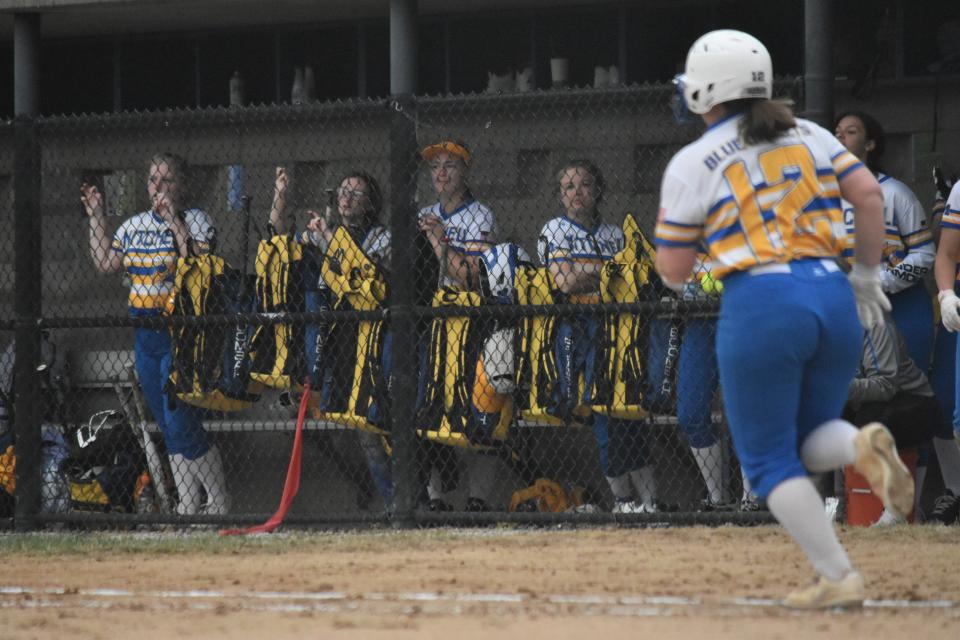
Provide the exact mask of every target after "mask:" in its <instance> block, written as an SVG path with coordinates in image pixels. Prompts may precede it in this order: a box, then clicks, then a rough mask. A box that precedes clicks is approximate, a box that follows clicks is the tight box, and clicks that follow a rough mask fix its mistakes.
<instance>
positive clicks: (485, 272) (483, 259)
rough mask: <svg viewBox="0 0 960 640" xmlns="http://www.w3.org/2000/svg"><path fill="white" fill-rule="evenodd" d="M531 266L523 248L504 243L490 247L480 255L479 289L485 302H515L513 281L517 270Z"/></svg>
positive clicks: (528, 256)
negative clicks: (524, 266)
mask: <svg viewBox="0 0 960 640" xmlns="http://www.w3.org/2000/svg"><path fill="white" fill-rule="evenodd" d="M524 264H527V265H530V264H533V263H532V261H531V260H530V254H528V253H527V252H526V251H525V250H524V248H523V247H521V246H520V245H518V244H514V243H512V242H505V243H503V244H498V245H496V246H493V247H490V248H489V249H487V250H486V251H484V252H483V253H482V254H481V255H480V261H479V267H480V289H481V291H482V293H483V297H484V298H486V299H487V300H490V301H493V302H497V303H500V304H513V303H514V302H516V295H515V293H516V289H515V285H514V281H515V278H516V275H517V269H518V268H519V267H520V266H522V265H524Z"/></svg>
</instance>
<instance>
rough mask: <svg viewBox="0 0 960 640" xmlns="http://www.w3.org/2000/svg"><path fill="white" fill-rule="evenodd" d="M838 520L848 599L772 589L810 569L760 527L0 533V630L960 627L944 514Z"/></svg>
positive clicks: (791, 634)
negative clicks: (852, 572) (22, 539)
mask: <svg viewBox="0 0 960 640" xmlns="http://www.w3.org/2000/svg"><path fill="white" fill-rule="evenodd" d="M841 535H842V539H843V542H844V544H845V545H846V546H847V548H848V550H849V551H850V554H851V556H852V558H853V560H854V563H855V564H856V565H857V566H858V568H859V569H860V570H861V571H862V573H863V574H864V575H865V577H866V578H867V581H868V587H869V593H870V598H871V600H870V601H869V602H868V603H867V606H865V607H864V609H863V610H860V611H855V612H844V613H839V612H826V613H796V612H789V611H785V610H783V609H781V608H780V607H779V606H777V605H776V602H775V600H776V599H778V598H780V597H782V596H783V595H784V594H785V593H786V592H788V591H790V590H791V589H793V588H795V587H798V586H802V585H804V584H806V583H808V582H809V581H810V580H811V578H812V573H811V571H810V570H809V568H808V567H807V564H806V561H805V560H804V558H803V557H802V556H801V555H800V553H799V552H798V551H797V549H796V548H795V547H794V546H793V544H792V543H791V542H790V541H789V540H788V539H787V537H786V536H785V535H784V533H783V532H782V531H781V530H779V529H778V528H775V527H757V528H734V527H722V528H716V529H707V528H683V529H647V530H637V529H634V530H631V529H591V530H559V531H544V530H516V529H492V530H453V531H451V530H431V531H419V532H401V533H394V532H365V533H339V534H330V533H325V534H290V535H280V536H273V537H270V538H268V539H264V538H258V539H255V540H247V541H237V540H224V539H216V538H215V537H214V536H211V535H210V534H201V535H196V534H194V535H190V536H187V537H186V539H185V538H184V536H182V535H181V536H171V535H169V534H167V535H166V536H164V535H151V536H140V537H137V536H133V537H131V536H129V535H127V536H114V537H110V536H105V535H104V534H99V535H98V534H91V535H90V536H89V537H88V538H87V539H82V540H81V541H80V542H78V543H77V544H76V547H75V548H67V549H59V548H58V547H56V546H55V545H54V544H53V542H52V541H53V540H54V538H50V540H51V547H52V548H53V549H54V550H44V549H43V542H42V541H41V542H40V543H39V544H38V545H37V544H35V545H34V547H32V548H27V549H26V550H24V549H22V548H19V547H17V548H13V547H12V546H11V545H10V544H9V543H10V542H11V536H0V537H2V538H5V539H6V540H5V541H4V540H0V543H3V542H6V543H7V546H6V547H3V545H2V544H0V548H4V555H5V556H6V557H5V559H4V565H5V570H4V577H3V578H2V579H0V606H2V609H3V614H2V616H3V621H4V624H3V627H4V635H5V637H10V638H38V639H42V638H56V639H57V640H63V639H64V638H71V639H77V638H116V637H121V634H123V635H125V636H135V637H137V638H138V640H139V639H141V638H142V639H146V638H183V637H199V638H231V639H234V640H235V639H238V638H270V639H271V640H280V639H282V638H302V637H311V636H312V637H327V636H336V637H343V638H443V639H444V640H452V639H455V640H468V639H472V638H484V639H488V638H490V637H510V638H523V639H524V640H537V639H539V638H544V639H547V638H549V639H551V640H557V639H562V638H577V639H583V638H589V637H598V638H617V637H654V638H658V639H661V638H662V639H668V638H694V637H712V638H808V637H810V638H828V637H841V636H843V637H863V638H867V637H870V638H875V639H880V638H894V637H915V638H924V639H929V638H951V639H955V638H957V637H958V636H960V528H958V527H951V528H943V527H941V528H932V527H906V526H903V527H893V528H890V529H885V530H864V529H848V530H844V531H842V532H841ZM170 538H173V539H175V541H176V544H175V545H174V544H172V543H170V542H169V541H168V539H170ZM37 547H39V549H38V548H37Z"/></svg>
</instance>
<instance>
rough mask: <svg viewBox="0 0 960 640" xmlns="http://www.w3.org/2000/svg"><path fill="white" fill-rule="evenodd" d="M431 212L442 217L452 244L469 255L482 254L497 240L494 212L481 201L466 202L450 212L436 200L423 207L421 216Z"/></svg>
mask: <svg viewBox="0 0 960 640" xmlns="http://www.w3.org/2000/svg"><path fill="white" fill-rule="evenodd" d="M428 215H433V216H436V217H438V218H440V220H441V222H442V223H443V233H444V234H445V235H446V237H447V244H448V246H450V247H451V248H453V249H456V250H457V251H459V252H460V253H463V254H465V255H468V256H479V255H480V254H481V253H483V252H484V251H485V250H486V249H488V248H489V247H490V246H491V245H492V244H493V243H494V242H496V235H497V234H496V222H495V220H494V217H493V211H491V210H490V208H489V207H488V206H487V205H485V204H483V203H482V202H479V201H478V200H470V201H468V202H465V203H463V204H462V205H460V206H459V207H457V208H456V209H454V210H453V211H451V212H450V213H447V212H445V211H444V210H443V207H442V206H441V205H440V203H439V202H436V203H434V204H432V205H430V206H429V207H424V208H423V209H421V210H420V213H419V214H418V216H417V217H418V219H423V218H424V217H425V216H428Z"/></svg>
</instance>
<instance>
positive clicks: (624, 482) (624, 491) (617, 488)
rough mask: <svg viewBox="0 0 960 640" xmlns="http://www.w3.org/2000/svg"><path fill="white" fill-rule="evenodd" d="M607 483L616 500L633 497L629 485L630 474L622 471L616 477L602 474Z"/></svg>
mask: <svg viewBox="0 0 960 640" xmlns="http://www.w3.org/2000/svg"><path fill="white" fill-rule="evenodd" d="M604 477H606V479H607V484H609V485H610V491H611V493H613V497H614V498H616V499H617V500H629V499H630V498H632V497H633V488H632V487H631V486H630V474H628V473H624V474H623V475H619V476H616V477H613V476H604Z"/></svg>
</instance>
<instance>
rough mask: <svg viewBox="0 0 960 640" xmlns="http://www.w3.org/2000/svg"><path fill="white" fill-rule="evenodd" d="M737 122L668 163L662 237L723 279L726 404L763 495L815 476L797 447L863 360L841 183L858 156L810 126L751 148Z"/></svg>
mask: <svg viewBox="0 0 960 640" xmlns="http://www.w3.org/2000/svg"><path fill="white" fill-rule="evenodd" d="M739 120H740V116H738V115H732V116H728V117H726V118H723V119H721V120H719V121H718V122H715V123H714V124H713V125H712V126H711V127H709V128H708V129H707V131H706V132H705V133H704V134H703V136H702V137H701V138H700V139H699V140H697V141H695V142H693V143H692V144H690V145H687V146H686V147H684V149H682V150H681V151H680V152H679V153H677V155H676V156H674V158H673V159H672V160H671V162H670V164H669V165H668V167H667V169H666V172H665V173H664V177H663V184H662V190H661V208H660V219H659V221H658V224H657V228H656V242H657V244H658V245H660V246H665V247H697V246H699V245H700V243H703V244H704V245H705V246H706V247H707V249H708V251H709V255H710V259H711V262H712V264H713V265H714V268H713V275H714V276H715V277H717V278H722V279H723V285H724V294H723V296H722V299H721V300H722V302H721V312H720V319H719V321H718V327H717V356H718V362H719V368H720V381H721V388H722V391H723V398H724V404H725V407H726V411H727V415H728V418H729V422H730V429H731V432H732V434H733V438H734V443H735V445H736V449H737V453H738V455H739V458H740V462H741V464H742V466H743V467H744V469H745V470H746V475H747V478H748V479H749V481H750V485H751V486H752V488H753V489H754V491H755V492H756V493H757V495H759V496H760V497H766V496H767V495H768V494H769V493H770V491H771V490H772V489H773V488H774V487H776V486H777V485H779V484H780V483H782V482H784V481H786V480H789V479H791V478H795V477H805V476H806V475H807V470H806V469H805V468H804V465H803V463H802V462H801V460H800V457H799V454H798V448H799V445H800V444H801V443H803V441H804V440H805V439H806V437H807V435H809V434H810V433H811V432H812V431H813V430H814V429H815V428H816V427H817V426H819V425H821V424H823V423H825V422H827V421H828V420H831V419H835V418H836V417H837V416H839V415H840V414H841V412H842V409H843V406H844V403H845V401H846V395H847V390H848V388H849V386H850V381H851V380H852V379H853V376H854V373H855V371H856V367H857V363H858V361H859V356H860V343H861V327H860V324H859V322H858V320H857V309H856V305H855V303H854V296H853V292H852V289H851V287H850V285H849V283H848V281H847V278H846V277H845V275H844V273H843V272H842V271H841V269H840V268H839V267H838V265H837V263H836V261H835V258H836V257H839V256H840V255H841V253H842V250H843V242H844V238H845V228H844V225H843V215H842V211H841V207H840V189H839V182H838V180H839V179H840V178H841V177H843V176H844V175H845V174H846V173H847V172H849V171H852V170H854V169H855V168H857V167H861V166H862V164H861V163H860V161H859V160H857V158H856V157H854V156H853V155H852V154H851V153H850V152H848V151H847V150H846V149H845V148H844V147H843V146H842V145H841V144H840V142H838V141H837V139H836V138H835V137H834V136H833V135H832V134H830V133H829V132H828V131H826V130H824V129H823V128H822V127H820V126H818V125H816V124H814V123H812V122H809V121H806V120H802V119H797V126H796V128H794V129H792V130H790V131H789V132H785V133H784V135H782V136H781V137H780V138H779V139H778V140H777V141H776V142H773V143H765V144H760V145H754V146H745V145H743V144H742V143H741V142H740V139H739V136H738V131H737V125H738V122H739ZM774 372H775V374H774Z"/></svg>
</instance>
